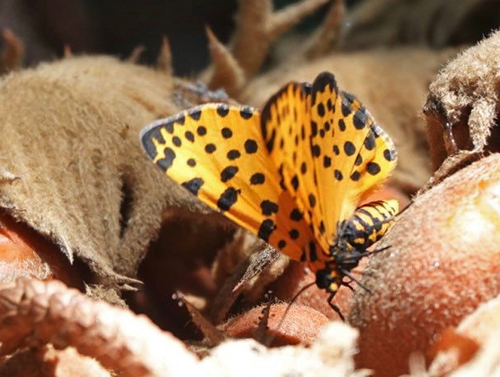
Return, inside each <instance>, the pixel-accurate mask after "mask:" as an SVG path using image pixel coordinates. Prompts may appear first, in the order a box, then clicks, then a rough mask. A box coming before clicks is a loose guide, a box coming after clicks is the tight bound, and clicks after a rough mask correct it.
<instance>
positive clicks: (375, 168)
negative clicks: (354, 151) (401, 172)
mask: <svg viewBox="0 0 500 377" xmlns="http://www.w3.org/2000/svg"><path fill="white" fill-rule="evenodd" d="M366 170H367V171H368V173H370V174H371V175H377V174H378V173H380V165H379V164H377V163H376V162H369V163H368V164H366Z"/></svg>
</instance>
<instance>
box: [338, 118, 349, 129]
mask: <svg viewBox="0 0 500 377" xmlns="http://www.w3.org/2000/svg"><path fill="white" fill-rule="evenodd" d="M346 128H347V127H346V125H345V122H344V119H339V130H340V131H345V130H346Z"/></svg>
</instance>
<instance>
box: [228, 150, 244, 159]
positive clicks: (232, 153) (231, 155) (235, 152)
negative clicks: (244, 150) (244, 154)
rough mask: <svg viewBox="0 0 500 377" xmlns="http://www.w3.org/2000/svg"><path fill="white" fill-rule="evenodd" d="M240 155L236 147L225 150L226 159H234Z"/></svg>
mask: <svg viewBox="0 0 500 377" xmlns="http://www.w3.org/2000/svg"><path fill="white" fill-rule="evenodd" d="M240 157H241V153H240V152H239V151H238V150H236V149H231V150H230V151H229V152H227V158H228V160H236V159H237V158H240Z"/></svg>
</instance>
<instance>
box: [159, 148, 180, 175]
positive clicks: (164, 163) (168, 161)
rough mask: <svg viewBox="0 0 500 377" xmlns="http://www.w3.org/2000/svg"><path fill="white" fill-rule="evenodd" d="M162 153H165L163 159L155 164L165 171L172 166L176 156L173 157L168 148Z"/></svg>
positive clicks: (171, 151)
mask: <svg viewBox="0 0 500 377" xmlns="http://www.w3.org/2000/svg"><path fill="white" fill-rule="evenodd" d="M164 153H165V157H164V158H161V159H159V160H158V161H156V163H157V164H158V166H159V167H161V168H162V169H163V170H165V171H167V170H168V169H169V168H170V167H171V166H172V164H173V162H174V160H175V157H176V156H175V152H174V151H173V150H172V149H171V148H169V147H166V148H165V150H164Z"/></svg>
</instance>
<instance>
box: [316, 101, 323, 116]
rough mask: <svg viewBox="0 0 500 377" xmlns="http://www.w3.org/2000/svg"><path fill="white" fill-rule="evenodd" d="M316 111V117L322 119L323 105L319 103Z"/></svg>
mask: <svg viewBox="0 0 500 377" xmlns="http://www.w3.org/2000/svg"><path fill="white" fill-rule="evenodd" d="M316 109H317V111H318V115H319V116H320V117H324V116H325V105H323V104H322V103H321V102H320V103H318V107H317V108H316Z"/></svg>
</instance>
